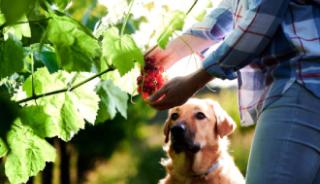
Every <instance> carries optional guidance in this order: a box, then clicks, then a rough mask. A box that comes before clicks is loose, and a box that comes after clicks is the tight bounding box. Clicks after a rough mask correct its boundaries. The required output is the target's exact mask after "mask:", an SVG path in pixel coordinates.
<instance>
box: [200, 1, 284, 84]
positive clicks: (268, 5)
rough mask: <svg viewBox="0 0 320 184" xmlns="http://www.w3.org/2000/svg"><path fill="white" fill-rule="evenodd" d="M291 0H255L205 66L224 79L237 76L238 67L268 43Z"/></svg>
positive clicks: (245, 63) (206, 61)
mask: <svg viewBox="0 0 320 184" xmlns="http://www.w3.org/2000/svg"><path fill="white" fill-rule="evenodd" d="M289 2H290V0H256V1H252V2H250V3H251V4H250V6H249V9H248V10H247V12H246V14H245V15H244V17H243V18H242V19H241V20H240V22H239V24H238V25H237V27H236V28H235V29H234V30H233V31H232V32H231V33H230V34H229V35H228V36H227V37H226V39H225V40H224V41H223V42H222V44H221V45H220V46H219V47H218V48H217V50H216V51H215V52H213V53H212V54H210V55H209V56H208V57H207V58H206V59H205V61H204V62H203V68H204V69H205V70H206V71H207V72H208V73H210V74H211V75H213V76H215V77H218V78H222V79H234V78H236V77H237V76H236V71H237V70H239V69H240V68H242V67H244V66H246V65H248V64H250V62H252V60H253V59H254V58H256V57H257V56H259V55H260V54H261V53H262V52H263V50H264V49H265V48H266V46H267V45H268V44H269V42H270V40H271V39H272V37H273V35H274V34H275V32H276V30H277V29H278V27H279V26H280V24H281V22H282V20H283V17H284V15H285V13H286V12H287V9H288V4H289Z"/></svg>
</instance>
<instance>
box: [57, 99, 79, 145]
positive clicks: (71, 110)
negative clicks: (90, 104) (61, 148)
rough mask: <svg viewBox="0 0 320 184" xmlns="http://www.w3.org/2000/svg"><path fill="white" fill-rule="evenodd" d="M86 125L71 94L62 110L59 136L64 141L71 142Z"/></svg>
mask: <svg viewBox="0 0 320 184" xmlns="http://www.w3.org/2000/svg"><path fill="white" fill-rule="evenodd" d="M84 125H85V122H84V120H83V119H82V118H81V115H80V114H79V112H78V111H77V108H76V107H75V103H74V102H73V101H72V99H71V97H70V94H66V95H65V101H64V104H63V106H62V108H61V121H60V133H59V135H60V136H61V137H62V139H63V140H65V141H69V140H70V139H71V138H72V137H73V136H74V135H75V134H76V133H77V132H78V131H79V130H80V129H83V128H84Z"/></svg>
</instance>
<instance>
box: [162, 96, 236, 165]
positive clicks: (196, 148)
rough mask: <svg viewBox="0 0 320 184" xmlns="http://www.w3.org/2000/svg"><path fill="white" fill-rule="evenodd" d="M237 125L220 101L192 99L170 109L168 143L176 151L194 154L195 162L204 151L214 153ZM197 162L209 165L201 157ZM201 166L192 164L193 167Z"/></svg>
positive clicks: (166, 127)
mask: <svg viewBox="0 0 320 184" xmlns="http://www.w3.org/2000/svg"><path fill="white" fill-rule="evenodd" d="M235 127H236V124H235V122H234V121H233V119H232V118H231V117H230V116H229V115H228V114H227V112H226V111H224V110H223V109H222V107H221V106H220V105H219V104H218V103H217V102H215V101H212V100H200V99H190V100H189V101H188V102H187V103H185V104H184V105H182V106H179V107H175V108H172V109H170V110H169V115H168V118H167V120H166V123H165V126H164V134H165V142H166V143H167V142H169V140H170V144H169V146H170V149H171V150H173V152H174V154H176V155H177V154H179V153H186V154H188V155H194V159H195V161H196V160H197V159H198V158H197V157H199V159H200V157H202V155H203V154H206V153H205V152H207V154H209V153H212V152H213V150H212V149H213V147H214V146H216V145H217V144H218V143H219V140H220V139H221V138H223V137H224V136H227V135H229V134H231V133H232V132H233V131H234V129H235ZM205 149H206V150H205ZM208 149H211V150H208ZM199 159H198V160H199ZM201 160H203V159H201ZM198 162H199V163H198V164H196V165H198V166H199V167H200V165H206V164H202V161H200V160H199V161H198ZM198 166H195V163H193V167H198Z"/></svg>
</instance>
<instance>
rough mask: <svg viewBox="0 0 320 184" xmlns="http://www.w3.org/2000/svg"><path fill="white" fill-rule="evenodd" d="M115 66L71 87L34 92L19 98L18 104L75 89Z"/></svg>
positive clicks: (112, 69) (112, 68)
mask: <svg viewBox="0 0 320 184" xmlns="http://www.w3.org/2000/svg"><path fill="white" fill-rule="evenodd" d="M114 70H115V68H114V67H109V68H108V69H106V70H104V71H102V72H100V73H98V74H96V75H94V76H92V77H89V78H87V79H85V80H83V81H81V82H79V83H77V84H75V85H73V86H71V87H67V88H64V89H59V90H55V91H50V92H47V93H43V94H39V95H37V94H33V95H32V96H31V97H28V98H25V99H22V100H19V101H17V103H18V104H21V103H25V102H28V101H31V100H36V99H39V98H43V97H48V96H52V95H56V94H59V93H64V92H68V91H73V90H75V89H77V88H78V87H80V86H82V85H84V84H86V83H88V82H90V81H92V80H94V79H96V78H98V77H100V76H102V75H104V74H106V73H108V72H111V71H114Z"/></svg>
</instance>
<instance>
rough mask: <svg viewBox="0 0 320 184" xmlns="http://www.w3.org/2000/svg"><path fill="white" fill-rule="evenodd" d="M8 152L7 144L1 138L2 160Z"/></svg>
mask: <svg viewBox="0 0 320 184" xmlns="http://www.w3.org/2000/svg"><path fill="white" fill-rule="evenodd" d="M7 152H8V148H7V145H6V144H5V142H4V141H3V140H2V139H1V138H0V158H1V157H3V156H5V155H6V154H7Z"/></svg>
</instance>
